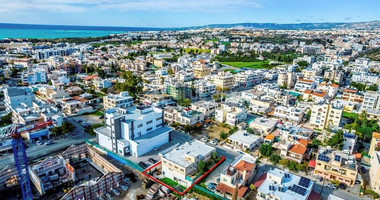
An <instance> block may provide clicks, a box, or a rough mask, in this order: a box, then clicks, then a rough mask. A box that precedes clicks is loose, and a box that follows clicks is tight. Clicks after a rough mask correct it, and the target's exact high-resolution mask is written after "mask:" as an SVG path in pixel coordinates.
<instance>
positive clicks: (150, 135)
mask: <svg viewBox="0 0 380 200" xmlns="http://www.w3.org/2000/svg"><path fill="white" fill-rule="evenodd" d="M171 130H173V129H172V128H169V127H167V126H163V127H161V128H158V129H156V130H154V131H152V132H149V133H147V134H145V135H142V136H141V137H138V138H135V139H134V140H133V141H135V142H137V143H144V142H145V141H148V140H150V139H152V138H155V137H157V136H159V135H161V134H164V133H167V132H169V131H171Z"/></svg>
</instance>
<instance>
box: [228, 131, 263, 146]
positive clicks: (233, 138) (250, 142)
mask: <svg viewBox="0 0 380 200" xmlns="http://www.w3.org/2000/svg"><path fill="white" fill-rule="evenodd" d="M227 139H228V142H227V143H226V144H225V146H226V147H229V148H231V149H233V150H240V151H246V150H249V151H250V150H252V149H253V148H254V147H255V146H259V145H260V142H261V141H262V138H261V137H260V136H258V135H254V134H250V133H248V132H247V131H244V130H238V131H237V132H236V133H234V134H232V135H230V136H229V137H228V138H227Z"/></svg>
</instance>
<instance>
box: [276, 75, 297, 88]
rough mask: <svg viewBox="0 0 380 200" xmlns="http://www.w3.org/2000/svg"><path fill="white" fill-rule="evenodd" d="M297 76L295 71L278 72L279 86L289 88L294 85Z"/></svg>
mask: <svg viewBox="0 0 380 200" xmlns="http://www.w3.org/2000/svg"><path fill="white" fill-rule="evenodd" d="M295 82H296V76H295V74H294V73H293V72H282V73H278V78H277V84H278V85H279V86H286V88H287V89H291V88H293V87H294V84H295Z"/></svg>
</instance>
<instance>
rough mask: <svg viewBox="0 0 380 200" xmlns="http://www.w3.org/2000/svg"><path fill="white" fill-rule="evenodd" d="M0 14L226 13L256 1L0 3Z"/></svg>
mask: <svg viewBox="0 0 380 200" xmlns="http://www.w3.org/2000/svg"><path fill="white" fill-rule="evenodd" d="M0 5H1V7H2V8H1V9H0V12H35V11H50V12H85V11H93V10H95V11H96V10H118V11H166V12H211V13H212V12H228V11H236V10H242V9H244V10H249V9H254V8H259V7H261V5H260V4H259V3H258V2H257V1H256V0H13V1H10V0H0Z"/></svg>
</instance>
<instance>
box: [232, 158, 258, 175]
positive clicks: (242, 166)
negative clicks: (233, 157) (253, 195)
mask: <svg viewBox="0 0 380 200" xmlns="http://www.w3.org/2000/svg"><path fill="white" fill-rule="evenodd" d="M254 168H255V164H253V163H249V162H246V161H244V160H241V161H240V162H239V163H238V164H237V165H236V166H235V169H237V170H238V171H241V172H243V171H253V169H254Z"/></svg>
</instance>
